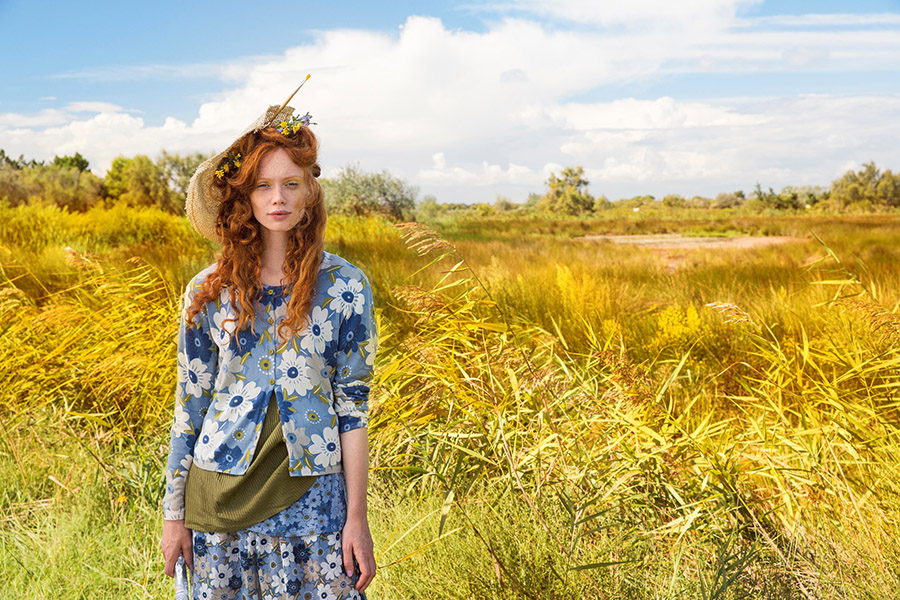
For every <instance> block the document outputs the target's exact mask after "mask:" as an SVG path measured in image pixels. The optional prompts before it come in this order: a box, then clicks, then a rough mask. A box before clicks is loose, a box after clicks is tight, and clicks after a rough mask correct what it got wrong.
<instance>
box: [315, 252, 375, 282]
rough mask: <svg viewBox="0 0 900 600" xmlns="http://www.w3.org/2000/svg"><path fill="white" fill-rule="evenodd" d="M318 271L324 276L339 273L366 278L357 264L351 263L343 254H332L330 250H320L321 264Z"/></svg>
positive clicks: (345, 275) (352, 277)
mask: <svg viewBox="0 0 900 600" xmlns="http://www.w3.org/2000/svg"><path fill="white" fill-rule="evenodd" d="M319 270H320V272H321V273H323V274H325V275H326V276H329V277H330V276H332V275H333V274H334V273H339V274H340V276H341V277H349V278H351V279H367V277H366V274H365V273H364V272H363V270H362V269H361V268H360V267H358V266H357V265H355V264H353V263H352V262H350V261H349V260H347V259H346V258H344V257H343V256H339V255H337V254H332V253H331V252H325V251H323V252H322V265H321V267H320V268H319Z"/></svg>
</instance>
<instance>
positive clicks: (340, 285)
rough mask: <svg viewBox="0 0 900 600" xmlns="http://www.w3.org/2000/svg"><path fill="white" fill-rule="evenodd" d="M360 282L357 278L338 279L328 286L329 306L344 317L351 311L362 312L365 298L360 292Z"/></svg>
mask: <svg viewBox="0 0 900 600" xmlns="http://www.w3.org/2000/svg"><path fill="white" fill-rule="evenodd" d="M362 289H363V286H362V282H361V281H360V280H359V279H348V280H346V281H344V280H343V279H338V280H337V281H335V282H334V285H332V286H331V287H330V288H328V295H329V296H331V298H332V300H331V306H332V307H333V308H334V310H336V311H337V312H339V313H341V314H342V315H343V316H344V317H345V318H346V317H349V316H350V315H352V314H353V313H356V314H358V315H361V314H362V311H363V303H364V301H365V299H364V298H363V294H362Z"/></svg>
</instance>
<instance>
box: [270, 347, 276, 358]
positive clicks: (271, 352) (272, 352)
mask: <svg viewBox="0 0 900 600" xmlns="http://www.w3.org/2000/svg"><path fill="white" fill-rule="evenodd" d="M273 354H275V351H274V350H272V349H271V348H269V356H271V355H273Z"/></svg>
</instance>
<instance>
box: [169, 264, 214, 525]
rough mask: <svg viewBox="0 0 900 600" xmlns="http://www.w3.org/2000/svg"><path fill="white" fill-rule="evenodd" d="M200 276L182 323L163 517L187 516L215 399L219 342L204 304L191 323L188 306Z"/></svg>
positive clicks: (185, 305)
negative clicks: (188, 488)
mask: <svg viewBox="0 0 900 600" xmlns="http://www.w3.org/2000/svg"><path fill="white" fill-rule="evenodd" d="M196 279H197V278H196V277H195V278H193V279H191V281H190V283H188V285H187V289H186V290H185V293H184V297H183V304H182V310H181V318H180V321H179V326H178V376H177V381H176V385H175V414H174V420H173V422H172V428H171V432H170V440H169V459H168V461H167V464H166V493H165V495H164V497H163V518H164V519H165V520H167V521H171V520H178V519H183V518H184V485H185V482H186V480H187V473H188V471H189V470H190V468H191V464H192V463H193V460H194V445H195V444H196V443H197V436H198V435H200V430H201V428H202V426H203V418H204V416H205V415H206V411H207V409H208V408H209V404H210V401H211V399H212V393H213V386H214V382H215V377H216V370H217V361H218V346H216V344H215V342H214V341H213V339H212V337H211V335H210V326H209V317H208V315H207V313H206V309H205V308H203V309H201V310H200V312H198V313H197V314H196V315H194V324H193V325H189V324H188V323H187V314H188V312H187V311H188V308H189V307H190V306H191V304H192V303H193V301H194V295H195V294H196V292H197V290H198V289H199V287H198V286H197V284H196Z"/></svg>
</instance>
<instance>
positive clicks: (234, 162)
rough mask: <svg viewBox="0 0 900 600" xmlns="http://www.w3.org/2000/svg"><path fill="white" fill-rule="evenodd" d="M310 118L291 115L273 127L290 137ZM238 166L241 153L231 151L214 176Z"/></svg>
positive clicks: (233, 171)
mask: <svg viewBox="0 0 900 600" xmlns="http://www.w3.org/2000/svg"><path fill="white" fill-rule="evenodd" d="M309 77H310V76H309V75H307V76H306V79H304V80H303V82H302V83H301V84H300V85H299V86H297V89H296V90H294V93H293V94H291V95H290V96H289V97H288V99H287V100H285V101H284V104H282V105H281V106H280V107H279V108H278V110H276V111H275V114H276V115H278V114H280V113H281V111H282V110H283V109H284V107H285V106H287V104H288V102H290V101H291V98H293V97H294V95H296V93H297V92H299V91H300V88H302V87H303V84H304V83H306V82H307V81H309ZM311 119H312V117H311V116H310V114H309V113H308V112H307V113H306V114H305V115H303V116H302V117H297V116H296V115H291V118H290V119H289V120H287V121H282V122H281V123H279V124H278V125H277V126H275V129H277V130H278V132H279V133H280V134H282V135H283V136H285V137H291V136H292V135H294V134H295V133H297V132H298V131H300V128H301V127H309V126H310V120H311ZM312 125H316V123H312ZM240 166H241V155H240V154H237V155H236V156H232V155H231V153H229V154H227V155H225V158H224V159H222V162H221V163H219V167H218V168H217V169H216V177H217V178H218V179H225V177H228V176H229V175H231V174H232V173H235V172H236V171H237V170H238V169H239V168H240Z"/></svg>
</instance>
